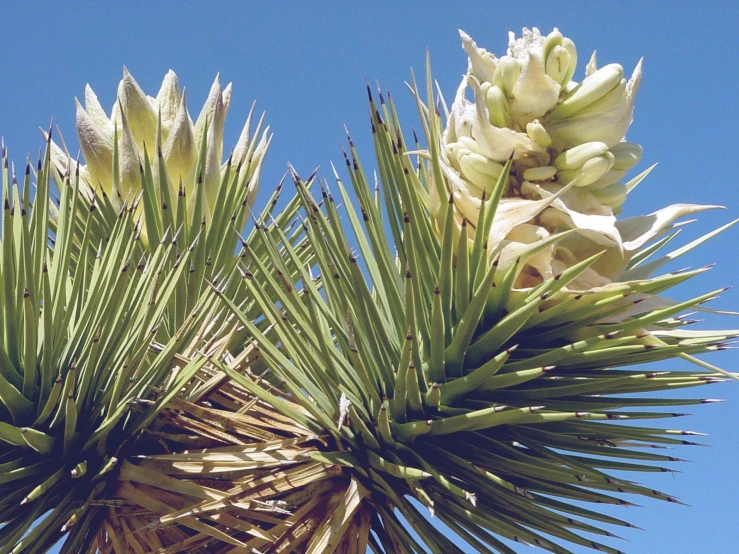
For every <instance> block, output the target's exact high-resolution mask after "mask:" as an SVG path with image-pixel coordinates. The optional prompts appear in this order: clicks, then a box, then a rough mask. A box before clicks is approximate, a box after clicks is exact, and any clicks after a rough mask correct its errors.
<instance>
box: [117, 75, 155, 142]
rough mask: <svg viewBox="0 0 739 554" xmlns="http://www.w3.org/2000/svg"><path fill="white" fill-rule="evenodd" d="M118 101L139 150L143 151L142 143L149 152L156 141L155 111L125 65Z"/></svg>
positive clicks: (119, 86)
mask: <svg viewBox="0 0 739 554" xmlns="http://www.w3.org/2000/svg"><path fill="white" fill-rule="evenodd" d="M118 102H119V104H120V110H121V111H122V112H123V114H124V115H125V118H126V122H127V126H128V128H129V129H130V132H131V136H132V137H133V139H134V141H135V142H136V145H137V146H138V148H139V150H140V151H142V152H143V151H144V144H146V148H147V149H148V151H149V153H151V152H152V149H153V148H154V144H155V142H156V130H157V113H156V110H155V109H154V107H153V106H152V104H151V102H150V101H149V99H148V97H147V96H146V95H145V94H144V91H143V90H141V87H140V86H139V84H138V83H137V82H136V80H135V79H134V78H133V76H132V75H131V74H130V73H129V72H128V69H126V68H125V67H124V68H123V79H121V82H120V84H119V85H118Z"/></svg>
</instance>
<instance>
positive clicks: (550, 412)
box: [218, 78, 738, 553]
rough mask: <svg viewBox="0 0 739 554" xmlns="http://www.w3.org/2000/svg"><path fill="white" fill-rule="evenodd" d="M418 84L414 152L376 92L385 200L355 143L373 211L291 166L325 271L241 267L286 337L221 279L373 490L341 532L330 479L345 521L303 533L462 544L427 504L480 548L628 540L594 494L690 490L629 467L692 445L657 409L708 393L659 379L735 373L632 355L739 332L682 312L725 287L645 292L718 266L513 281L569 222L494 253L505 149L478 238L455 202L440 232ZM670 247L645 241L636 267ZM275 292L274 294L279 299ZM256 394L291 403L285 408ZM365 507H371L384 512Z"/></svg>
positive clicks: (431, 141) (290, 384) (623, 497)
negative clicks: (695, 322)
mask: <svg viewBox="0 0 739 554" xmlns="http://www.w3.org/2000/svg"><path fill="white" fill-rule="evenodd" d="M429 82H431V81H430V78H429ZM414 94H415V95H416V98H419V101H418V102H419V111H420V114H421V118H422V123H423V126H424V131H425V134H426V139H427V144H428V148H429V150H428V154H427V160H423V159H420V160H418V161H415V162H414V158H413V156H412V155H411V152H409V151H413V152H418V151H419V150H420V148H421V146H420V145H419V144H415V145H412V146H411V147H408V146H407V143H406V139H405V138H404V136H403V134H402V132H401V128H400V124H399V122H398V118H397V115H396V113H395V110H394V107H393V104H392V102H388V103H386V102H385V101H384V100H383V101H382V103H381V105H379V106H378V105H375V103H374V101H372V100H371V105H370V113H371V114H372V116H371V122H372V130H373V137H374V142H375V148H376V153H377V163H378V169H379V174H380V178H381V182H382V185H383V187H384V188H383V192H384V194H383V196H382V200H384V209H383V206H381V204H382V200H381V199H380V197H378V196H377V195H375V194H373V191H372V190H371V188H370V186H369V182H368V179H367V177H366V175H365V172H364V171H363V169H362V165H361V163H360V161H359V157H358V155H357V153H356V152H355V150H354V148H353V145H351V140H350V146H351V151H350V153H349V155H347V156H346V162H347V164H346V165H347V171H348V172H349V174H350V176H351V181H352V185H353V187H354V191H355V192H356V196H357V198H358V200H359V205H360V210H359V212H357V210H355V209H354V207H353V205H352V201H351V196H350V194H349V192H348V191H347V189H346V187H345V186H344V184H343V183H342V182H341V180H340V178H339V177H338V175H336V187H337V189H338V193H339V195H340V198H341V203H342V204H343V209H344V211H345V215H344V216H343V220H342V217H341V216H340V215H339V212H340V208H339V207H338V206H337V204H336V202H335V200H334V198H333V195H332V193H331V192H330V191H329V190H328V186H327V185H325V184H324V186H323V194H322V199H321V200H320V201H319V200H317V199H315V198H313V197H312V195H311V194H310V193H309V191H308V188H307V185H308V183H306V182H303V181H302V180H301V179H300V178H299V177H298V176H297V175H294V181H295V185H296V187H297V191H298V194H299V195H300V198H301V200H302V203H303V208H304V211H305V225H306V232H307V234H308V236H309V238H310V244H311V246H312V248H313V249H314V250H315V254H316V259H317V267H316V268H309V267H304V269H303V270H302V274H301V275H300V278H299V279H296V280H294V281H292V282H288V283H285V282H284V280H283V281H280V280H277V279H268V280H266V281H262V280H257V279H254V278H253V277H252V275H251V268H252V267H251V266H250V267H246V266H244V268H243V277H244V280H245V282H246V283H247V286H248V287H249V290H250V292H251V294H253V296H254V298H256V299H257V302H259V303H260V307H261V308H262V309H263V310H264V314H265V317H266V318H267V319H268V321H269V322H270V323H271V325H272V326H273V330H274V335H273V336H270V337H267V336H265V335H264V334H263V333H261V332H260V331H259V329H258V328H257V327H256V326H254V325H253V324H252V323H251V321H250V318H249V317H248V316H247V315H246V314H244V313H242V312H241V311H240V310H239V308H238V306H236V305H235V303H233V302H232V301H231V300H230V299H229V297H228V294H226V293H225V291H220V290H219V291H218V294H219V296H221V298H223V300H224V302H225V304H226V305H227V306H228V307H229V308H230V310H232V311H233V312H234V313H235V314H237V315H238V317H239V318H240V319H241V322H242V323H243V324H244V325H245V326H246V327H248V328H249V331H250V332H251V333H252V334H253V335H254V337H255V339H254V340H255V341H256V344H257V345H258V347H259V350H260V353H261V356H262V357H263V359H264V360H265V362H266V364H267V366H268V367H269V369H270V371H271V372H272V373H273V374H274V375H275V376H276V377H277V379H278V380H280V381H282V382H284V387H285V390H286V391H288V392H289V393H290V395H291V398H292V400H293V401H294V402H296V403H298V404H300V405H301V406H303V408H304V409H305V412H306V413H307V415H301V416H300V423H301V424H302V425H305V426H306V427H307V428H309V429H311V430H312V431H314V432H315V433H320V434H325V435H326V436H328V437H330V438H331V440H330V441H329V443H328V447H327V448H324V449H323V452H322V454H321V456H322V458H323V460H324V462H325V463H326V464H333V465H337V466H339V467H342V468H343V470H344V472H345V474H346V475H347V476H349V477H350V478H351V479H352V480H355V479H356V480H357V481H358V483H359V484H360V485H361V487H362V488H361V489H360V490H361V491H362V492H361V493H360V496H361V500H360V501H357V502H354V503H352V504H351V509H349V506H348V505H347V507H346V509H347V512H346V513H345V514H344V517H343V524H342V525H341V526H340V527H331V526H330V525H329V523H330V522H331V521H332V520H333V518H334V516H333V515H332V510H331V509H330V506H331V505H332V504H331V503H332V502H335V496H336V494H338V492H337V491H334V492H333V493H332V492H326V493H325V495H324V503H325V504H324V507H323V508H322V509H316V508H314V511H313V512H308V513H307V514H306V515H305V520H306V521H310V522H311V525H312V526H314V527H315V526H316V525H317V526H318V527H319V528H321V529H328V528H330V529H331V530H330V531H326V533H328V534H329V537H324V536H323V535H321V534H319V533H316V534H314V535H313V536H308V537H306V536H305V535H303V534H298V535H296V536H295V537H293V539H292V542H290V544H289V548H292V549H294V550H298V551H301V552H333V551H334V549H336V551H340V552H343V551H346V548H348V545H356V544H357V541H358V540H361V541H362V543H361V546H359V547H358V548H359V549H358V550H350V551H351V552H355V551H356V552H363V551H364V548H366V547H367V546H369V547H370V548H371V549H372V550H373V551H374V552H419V553H421V552H427V551H431V552H439V553H442V552H443V553H449V552H461V550H460V548H459V547H458V546H456V545H455V544H454V543H453V542H452V540H451V539H450V538H449V537H448V536H446V535H445V534H443V533H442V532H441V531H440V530H439V529H438V528H437V527H436V525H435V524H434V521H433V519H432V518H438V519H439V520H441V521H442V522H443V523H445V524H446V525H447V526H448V527H449V528H450V529H451V530H452V531H453V532H454V533H455V534H456V535H458V537H459V539H460V540H461V541H462V542H465V543H467V544H469V545H470V546H471V547H473V548H475V549H477V550H479V551H483V552H509V553H510V552H513V551H514V550H513V549H512V548H511V547H510V546H509V545H510V542H504V541H502V540H501V539H508V540H510V541H517V542H520V543H524V544H532V545H537V546H540V547H542V548H544V549H546V550H549V551H552V552H567V551H568V550H567V548H566V547H565V546H563V545H564V544H565V543H572V544H577V545H581V546H584V547H586V548H593V549H597V550H602V551H606V552H618V551H617V550H616V549H614V548H613V547H611V546H609V545H607V544H605V543H604V542H602V541H603V539H604V538H608V537H612V536H614V535H613V533H612V532H611V531H609V530H608V529H607V528H604V526H603V524H606V526H607V527H612V526H625V527H628V526H630V524H629V523H627V522H625V521H623V520H621V519H617V518H615V517H611V516H607V515H604V514H602V513H601V512H600V511H599V510H597V509H596V508H592V507H588V504H616V505H629V504H630V503H631V502H630V500H628V499H629V498H630V497H633V496H637V497H638V496H645V497H648V498H654V499H658V500H664V501H668V502H678V500H677V499H675V498H673V497H672V496H670V495H669V494H667V493H663V492H660V491H656V490H653V489H651V488H648V487H644V486H641V485H639V484H638V483H636V482H634V481H632V480H630V479H625V478H623V477H620V476H616V474H615V473H614V472H615V471H617V472H619V474H621V472H623V471H627V472H664V471H671V470H670V469H669V468H668V467H667V465H669V463H670V462H674V461H678V460H677V459H676V458H674V457H672V456H669V455H666V454H663V453H662V452H661V451H660V450H659V449H661V448H663V447H665V446H671V445H677V444H692V443H691V442H690V441H688V440H686V438H685V436H686V435H692V434H694V433H692V432H689V431H679V430H672V429H670V428H668V426H665V425H664V424H660V423H659V422H661V421H663V420H664V419H666V418H672V417H677V416H680V415H683V414H680V413H672V412H666V411H664V409H663V407H665V406H671V405H690V404H699V403H705V402H710V401H711V400H710V399H692V398H685V399H679V400H672V399H667V398H663V397H660V396H659V395H655V394H654V393H658V392H660V391H665V390H673V389H678V388H686V387H698V386H704V385H707V384H710V383H715V382H717V381H720V380H723V378H724V377H725V375H721V374H717V373H716V372H713V371H708V372H706V371H705V370H704V369H703V368H698V370H696V371H659V372H655V371H653V370H652V369H649V368H645V369H640V368H638V367H634V366H638V365H640V364H646V363H648V362H654V361H659V360H665V359H670V358H676V357H683V358H686V359H689V360H693V361H696V358H694V355H695V354H700V353H706V352H713V351H716V350H719V349H721V348H722V345H723V344H724V343H725V341H727V340H728V339H730V338H732V337H735V336H737V334H738V332H737V331H698V332H695V331H689V330H687V329H685V328H684V325H685V324H686V323H687V322H686V321H685V320H684V319H682V318H681V317H680V314H681V313H682V312H684V311H685V310H689V309H692V308H695V307H697V306H699V305H700V304H702V303H703V302H705V301H706V300H708V299H710V298H713V297H714V296H716V295H717V294H718V293H719V292H721V291H714V292H710V293H708V294H705V295H701V296H699V297H696V298H693V299H690V300H687V301H684V302H679V303H673V304H671V305H669V306H668V307H659V308H648V307H647V308H644V309H640V307H639V304H640V303H641V301H642V300H643V298H644V297H645V296H654V295H657V294H661V293H662V292H664V291H666V290H668V289H669V288H671V287H674V286H675V285H678V284H679V283H682V282H684V281H686V280H687V279H690V278H691V277H693V276H695V275H698V274H700V273H702V272H703V271H704V269H699V270H695V271H687V272H681V273H674V274H673V273H667V274H664V275H660V276H657V277H654V278H645V279H642V280H640V281H632V282H629V283H624V284H623V285H622V286H620V287H617V288H612V289H610V290H607V291H598V292H590V293H588V292H585V293H582V294H575V293H572V292H571V291H569V290H567V289H566V286H567V284H568V283H570V282H571V281H572V280H574V279H576V278H577V276H578V275H579V274H581V273H582V272H583V271H584V270H585V269H587V268H588V267H589V266H590V265H592V264H593V263H594V262H595V261H596V260H597V259H598V256H594V257H592V258H590V259H588V260H585V261H584V262H582V263H579V264H577V265H574V266H572V267H570V268H569V269H567V270H566V271H564V272H562V273H561V274H559V275H556V276H555V277H554V278H552V279H548V280H545V281H544V282H543V283H542V284H541V285H539V286H536V287H534V288H530V289H527V290H525V291H524V292H521V291H514V290H513V283H514V282H515V281H516V278H517V276H518V273H519V272H520V271H521V268H522V267H523V264H524V263H525V261H526V259H527V258H528V257H529V256H533V255H535V254H536V253H537V252H539V251H540V250H541V249H543V248H546V247H547V246H548V245H549V244H551V243H554V242H556V241H558V240H561V239H562V238H563V237H564V236H566V235H567V234H569V233H562V234H560V235H555V236H553V237H551V238H550V239H548V240H547V241H542V242H540V243H536V244H533V245H531V246H530V247H529V248H528V249H527V250H525V251H523V252H522V253H521V255H520V257H519V258H518V259H516V260H514V261H512V262H510V263H508V264H506V265H503V264H499V263H498V257H497V256H498V251H499V250H498V248H499V247H498V245H496V244H488V243H487V242H486V241H485V240H484V237H486V236H487V235H488V233H487V232H486V229H488V228H489V227H490V226H491V225H492V222H493V221H494V219H495V217H496V208H497V205H498V201H499V200H500V198H501V195H502V190H503V187H504V183H505V182H506V178H507V172H508V170H509V167H510V163H509V164H508V165H507V166H506V169H505V170H504V172H503V174H502V175H501V176H500V178H499V179H498V182H497V184H496V186H495V188H494V191H493V193H492V195H491V197H490V198H488V199H487V200H486V201H484V202H483V207H482V210H481V214H480V220H479V221H480V222H479V223H478V232H477V233H476V234H475V235H474V241H472V246H471V247H468V246H467V245H468V238H467V235H466V229H465V227H464V225H463V226H462V228H461V231H460V232H459V233H456V232H455V226H454V216H455V214H454V212H455V209H456V208H455V204H454V201H453V199H451V198H450V202H449V203H448V204H447V205H446V206H444V208H443V209H444V210H445V213H444V214H442V217H441V220H442V221H443V222H444V225H443V228H442V230H441V233H440V235H437V234H436V233H435V232H434V228H433V223H432V217H431V216H430V213H429V209H430V208H429V205H430V202H429V197H430V195H431V194H432V187H434V186H437V184H439V183H441V182H442V181H441V179H442V177H441V171H440V169H439V159H438V156H439V153H438V151H437V147H436V145H437V144H439V141H438V137H439V135H440V132H441V129H442V119H441V117H440V116H439V115H438V113H435V112H434V110H433V109H429V108H428V107H427V106H434V105H436V100H435V98H433V96H432V94H431V92H430V90H429V93H428V102H427V105H424V104H423V103H422V102H421V101H420V94H419V92H418V90H417V89H416V88H415V85H414ZM309 181H310V180H309ZM320 204H322V205H323V207H322V208H321V207H320ZM360 214H361V215H360ZM347 227H351V230H352V232H353V235H351V234H349V233H348V229H346V228H347ZM481 229H482V232H480V230H481ZM391 237H392V238H391ZM663 243H664V242H662V244H663ZM393 244H394V245H395V247H396V249H395V251H393V250H392V248H391V245H393ZM355 245H356V246H355ZM660 245H661V244H657V245H653V246H648V247H646V248H645V249H644V250H643V252H642V253H641V255H638V256H637V257H636V258H635V260H634V262H633V263H634V265H636V264H638V263H640V262H643V260H644V259H646V258H647V257H648V256H649V255H652V254H654V253H655V252H656V250H657V249H658V246H660ZM281 246H285V245H280V244H279V243H275V244H274V245H273V246H272V248H271V250H273V251H275V252H276V251H278V250H279V249H280V247H281ZM285 250H286V251H287V254H288V257H290V258H294V257H295V253H294V252H293V251H292V250H291V249H290V248H289V247H286V248H285ZM271 263H272V264H274V265H275V266H276V267H278V268H279V267H280V265H281V264H283V263H284V260H283V259H282V258H281V257H277V256H275V257H274V258H273V259H272V261H271ZM258 269H259V270H260V271H264V268H263V267H258ZM319 283H320V284H321V285H322V287H323V288H322V290H319V288H318V284H319ZM514 294H517V295H518V297H517V298H516V300H515V302H514V307H513V308H511V307H510V306H511V302H510V301H511V299H512V296H513V295H514ZM271 298H279V303H278V305H274V304H273V303H272V302H271V301H270V299H271ZM633 298H636V300H634V299H633ZM275 339H276V340H277V343H275ZM727 375H728V374H727ZM234 377H235V375H234ZM260 394H261V397H262V398H263V399H264V400H265V401H267V402H269V403H271V404H272V405H273V406H275V407H276V408H277V409H278V410H284V413H285V414H286V415H287V414H288V413H290V410H291V406H290V405H289V404H284V403H283V402H281V401H280V400H279V399H278V398H273V397H271V395H270V394H269V393H267V392H263V393H260ZM653 420H654V422H653V423H649V422H651V421H653ZM344 487H346V485H344ZM347 490H348V489H347ZM347 494H348V493H347ZM411 499H414V500H415V501H411ZM419 506H421V507H422V508H421V509H419ZM366 510H369V511H370V512H371V513H372V514H373V515H372V517H371V521H370V523H369V524H368V523H367V522H366V514H365V511H366ZM301 513H302V512H301ZM317 514H318V515H317ZM406 522H407V524H409V525H410V528H408V527H406ZM295 524H296V525H301V524H306V523H300V522H298V521H296V523H295ZM367 525H369V526H370V529H371V533H368V531H367V529H366V527H367ZM411 529H412V531H411ZM323 539H325V540H327V541H329V542H328V544H330V545H331V548H328V547H326V546H325V545H326V544H327V543H324V542H321V541H322V540H323ZM319 546H320V548H319ZM289 548H288V549H289Z"/></svg>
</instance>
